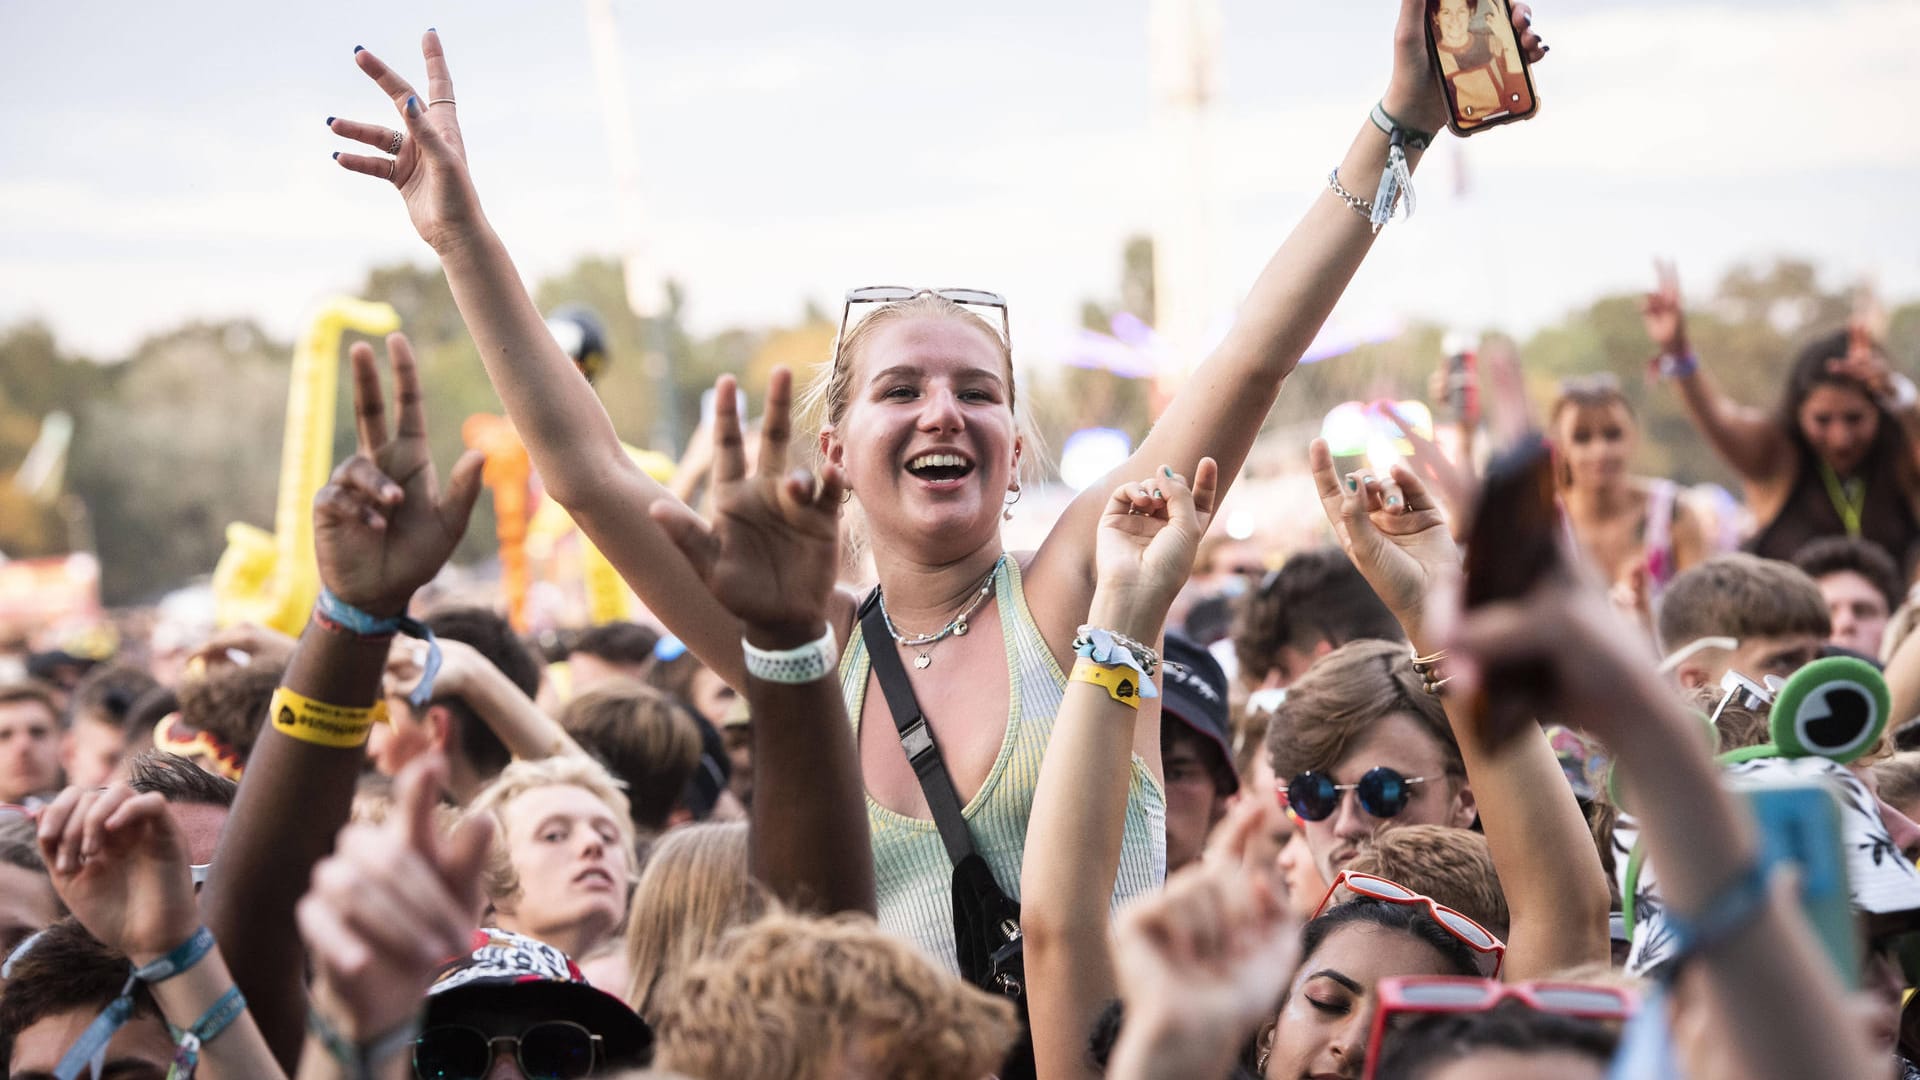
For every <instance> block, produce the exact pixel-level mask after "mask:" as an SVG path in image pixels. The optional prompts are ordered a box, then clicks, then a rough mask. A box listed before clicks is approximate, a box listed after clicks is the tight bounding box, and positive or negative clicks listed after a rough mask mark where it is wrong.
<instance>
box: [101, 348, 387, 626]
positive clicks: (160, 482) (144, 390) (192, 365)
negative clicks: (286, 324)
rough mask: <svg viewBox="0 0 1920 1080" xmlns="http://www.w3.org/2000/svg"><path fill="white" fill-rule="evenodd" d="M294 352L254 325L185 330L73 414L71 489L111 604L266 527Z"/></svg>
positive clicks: (155, 590)
mask: <svg viewBox="0 0 1920 1080" xmlns="http://www.w3.org/2000/svg"><path fill="white" fill-rule="evenodd" d="M292 349H293V347H292V346H291V345H290V344H287V343H284V342H276V341H273V340H272V339H271V338H269V337H268V336H267V335H266V334H265V333H263V332H262V331H261V330H260V328H259V327H258V326H256V325H254V324H253V323H251V322H243V321H231V322H221V323H204V322H196V323H192V324H189V325H187V326H185V327H182V328H180V329H178V330H173V331H170V332H168V333H165V334H160V335H157V336H155V337H151V338H148V339H147V340H146V341H144V342H142V343H141V344H140V345H139V347H138V348H136V349H135V350H134V353H133V356H132V357H130V358H129V359H128V360H127V361H126V362H124V363H122V364H120V365H117V366H116V367H113V368H110V369H105V374H106V375H107V376H108V379H107V384H106V385H105V386H104V387H103V388H102V389H103V392H102V393H98V394H96V395H94V396H92V397H90V398H89V399H88V400H86V401H84V402H80V403H78V405H79V407H78V409H77V411H76V415H77V417H78V420H77V424H76V428H77V430H76V434H75V439H74V447H73V465H72V486H73V489H74V491H75V493H76V494H78V495H79V496H80V497H81V498H82V499H84V500H85V501H86V504H87V507H88V509H89V511H90V513H91V516H92V520H93V532H94V539H95V544H96V546H97V548H98V552H99V555H100V563H101V592H102V594H103V597H104V598H105V600H106V601H107V602H108V603H110V604H126V603H131V602H135V601H141V600H150V599H153V598H155V597H156V596H157V595H158V594H160V593H162V592H164V591H166V590H168V589H171V588H176V587H178V586H180V585H182V584H185V583H186V582H187V581H189V580H191V579H192V578H194V577H196V576H199V575H202V574H206V573H209V572H211V571H212V569H213V564H214V562H215V560H217V559H218V558H219V557H220V552H221V551H222V550H223V549H224V548H225V546H226V537H225V531H226V526H227V523H228V522H230V521H235V520H245V521H251V522H254V523H256V524H262V525H271V523H272V519H273V499H274V492H275V490H276V489H277V486H278V479H279V458H280V453H279V451H280V433H281V430H282V428H283V426H284V419H285V414H286V396H287V374H288V368H289V358H290V356H291V355H292ZM351 426H352V425H351V421H349V423H348V427H349V430H351Z"/></svg>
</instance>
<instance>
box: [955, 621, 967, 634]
mask: <svg viewBox="0 0 1920 1080" xmlns="http://www.w3.org/2000/svg"><path fill="white" fill-rule="evenodd" d="M953 636H954V637H966V636H967V620H966V618H965V617H964V616H962V617H961V618H958V619H955V620H954V622H953Z"/></svg>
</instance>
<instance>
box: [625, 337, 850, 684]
mask: <svg viewBox="0 0 1920 1080" xmlns="http://www.w3.org/2000/svg"><path fill="white" fill-rule="evenodd" d="M736 385H737V384H736V383H735V382H734V379H733V376H731V375H722V376H721V377H720V379H719V381H718V382H716V383H715V384H714V390H715V392H714V406H713V447H714V449H713V521H712V523H711V524H709V523H708V522H706V521H703V520H701V518H700V515H698V514H696V513H694V512H693V511H692V510H690V509H688V508H687V507H686V505H684V504H682V503H679V502H675V501H673V500H670V499H661V500H659V501H657V502H655V503H654V504H653V506H652V507H651V508H650V509H649V513H651V514H652V515H653V519H654V520H655V521H657V522H659V523H660V527H661V528H663V529H665V530H666V531H667V535H668V536H669V537H671V538H672V539H673V542H674V546H676V547H678V548H679V549H680V550H681V551H682V552H683V553H684V554H685V555H686V556H687V558H688V560H689V561H691V562H692V563H693V568H694V572H695V573H697V574H699V575H700V578H701V580H703V581H705V582H706V583H707V587H708V588H709V589H711V590H713V595H714V597H715V598H716V599H718V600H719V601H720V603H721V604H722V605H724V606H725V607H726V608H727V610H729V611H731V612H733V613H734V614H735V615H737V616H739V617H740V620H741V621H742V622H743V623H745V624H746V626H747V628H748V630H749V631H750V632H751V631H760V632H763V633H765V634H766V635H767V636H768V638H769V641H768V642H767V643H765V645H764V646H763V647H779V648H786V647H791V646H794V645H798V644H801V643H803V642H807V641H812V640H813V639H815V638H817V637H819V636H820V628H821V626H822V625H823V624H824V623H825V622H826V619H827V607H828V604H829V602H830V601H831V599H832V597H833V589H834V585H835V583H836V582H837V581H838V580H839V572H840V503H841V499H842V496H843V494H844V493H845V491H846V489H847V481H846V477H845V475H844V474H842V473H841V471H840V469H839V468H838V467H836V466H833V465H828V466H826V467H825V468H823V469H822V470H821V471H820V475H819V476H818V477H815V476H814V474H813V473H812V472H810V471H808V470H806V469H802V468H793V469H789V468H788V461H787V450H788V444H789V442H790V441H791V439H792V433H793V417H792V411H793V375H792V373H791V372H789V371H788V370H787V369H786V368H784V367H781V368H775V369H774V371H773V376H772V378H771V379H769V380H768V383H767V412H766V417H765V419H764V420H763V421H762V423H761V426H760V451H759V456H758V458H757V459H756V460H755V462H754V468H753V471H752V473H751V474H749V473H748V471H747V453H746V445H745V438H744V436H743V435H742V434H741V430H740V416H739V412H738V402H737V398H736V397H735V393H734V389H735V386H736ZM776 639H777V641H776ZM756 644H761V643H759V642H756Z"/></svg>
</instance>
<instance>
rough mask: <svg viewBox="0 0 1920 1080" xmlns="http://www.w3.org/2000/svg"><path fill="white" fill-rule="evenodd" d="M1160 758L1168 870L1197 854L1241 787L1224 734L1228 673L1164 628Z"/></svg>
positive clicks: (1178, 633) (1179, 636) (1192, 858)
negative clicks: (1165, 816) (1165, 815)
mask: <svg viewBox="0 0 1920 1080" xmlns="http://www.w3.org/2000/svg"><path fill="white" fill-rule="evenodd" d="M1166 658H1167V664H1166V665H1165V666H1164V667H1163V668H1162V669H1161V671H1162V672H1163V673H1164V676H1165V678H1164V686H1163V688H1162V694H1163V697H1164V701H1163V704H1162V705H1161V713H1160V715H1161V721H1160V763H1161V767H1162V768H1163V769H1164V770H1165V776H1166V787H1167V871H1168V872H1169V873H1171V872H1173V871H1174V870H1176V869H1179V868H1180V867H1182V866H1185V865H1187V864H1188V863H1190V862H1193V861H1194V860H1196V859H1198V858H1199V857H1200V853H1201V852H1202V851H1203V850H1205V848H1206V845H1207V835H1208V834H1209V833H1211V832H1212V831H1213V827H1214V825H1216V824H1217V823H1219V821H1220V819H1221V818H1223V817H1226V816H1227V800H1228V799H1229V798H1231V797H1232V796H1233V793H1234V792H1235V791H1238V790H1239V788H1240V778H1239V777H1238V776H1237V775H1235V773H1234V771H1233V753H1232V751H1231V749H1230V747H1231V745H1232V744H1231V742H1230V741H1229V735H1228V724H1229V716H1228V712H1227V676H1226V674H1225V673H1224V672H1222V671H1221V670H1220V665H1219V663H1218V662H1217V661H1215V660H1214V658H1213V656H1212V655H1211V654H1209V653H1208V652H1207V650H1205V649H1203V648H1201V647H1200V646H1199V645H1197V644H1195V643H1194V642H1193V640H1192V639H1190V638H1188V637H1187V636H1186V635H1185V634H1182V633H1180V632H1179V631H1177V630H1169V631H1167V638H1166Z"/></svg>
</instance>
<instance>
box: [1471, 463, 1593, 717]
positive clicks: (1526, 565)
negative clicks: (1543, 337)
mask: <svg viewBox="0 0 1920 1080" xmlns="http://www.w3.org/2000/svg"><path fill="white" fill-rule="evenodd" d="M1472 521H1473V528H1472V532H1471V533H1469V534H1468V539H1467V556H1466V582H1465V589H1464V595H1463V597H1462V599H1463V600H1464V602H1465V604H1466V606H1467V607H1468V608H1475V607H1481V606H1483V605H1486V604H1492V603H1497V602H1501V601H1509V600H1518V599H1520V598H1521V597H1524V596H1525V595H1527V594H1528V593H1529V592H1531V591H1533V588H1534V587H1535V586H1536V585H1539V584H1540V583H1541V582H1542V581H1545V580H1546V579H1547V578H1548V577H1550V576H1552V575H1554V574H1556V573H1565V572H1568V567H1567V563H1566V554H1565V550H1564V547H1563V534H1564V532H1565V526H1564V525H1563V524H1562V521H1561V517H1560V502H1559V495H1558V492H1557V485H1556V483H1555V481H1554V457H1553V447H1552V446H1551V445H1550V444H1549V443H1548V442H1547V441H1546V440H1545V439H1544V438H1542V437H1541V436H1540V434H1539V433H1538V432H1528V433H1527V434H1526V435H1524V436H1522V437H1521V438H1520V440H1519V441H1518V442H1516V443H1515V444H1514V445H1513V446H1511V447H1509V448H1508V449H1506V450H1505V451H1503V452H1501V453H1500V454H1498V455H1496V456H1495V457H1494V459H1493V460H1492V461H1491V462H1489V463H1488V465H1487V475H1486V478H1485V479H1484V481H1483V482H1482V484H1481V487H1480V498H1479V501H1478V502H1477V503H1475V505H1474V510H1473V518H1472ZM1489 684H1491V685H1497V686H1499V687H1500V691H1501V692H1500V693H1499V694H1498V695H1496V696H1494V697H1492V698H1489V696H1488V695H1487V693H1486V689H1485V688H1486V686H1487V685H1489ZM1552 689H1553V687H1552V685H1551V676H1550V674H1549V672H1548V671H1547V670H1546V669H1545V668H1544V667H1542V666H1537V665H1533V664H1506V665H1499V666H1495V667H1491V668H1489V669H1487V671H1486V672H1485V676H1484V682H1483V683H1482V689H1481V692H1480V695H1479V699H1478V700H1476V701H1475V702H1473V704H1472V709H1473V713H1474V716H1475V717H1476V718H1477V720H1478V723H1479V725H1480V729H1481V732H1482V735H1483V736H1484V737H1485V738H1486V739H1487V741H1488V742H1489V743H1490V744H1493V745H1498V744H1500V743H1503V742H1506V741H1507V740H1508V739H1510V738H1512V737H1513V736H1514V735H1516V734H1518V733H1519V732H1520V731H1521V730H1523V728H1524V727H1525V725H1526V724H1528V723H1531V722H1532V721H1533V719H1534V717H1535V715H1536V712H1537V708H1538V706H1539V704H1540V703H1541V702H1542V701H1544V700H1545V699H1546V698H1547V697H1548V696H1549V694H1550V692H1551V691H1552Z"/></svg>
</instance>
